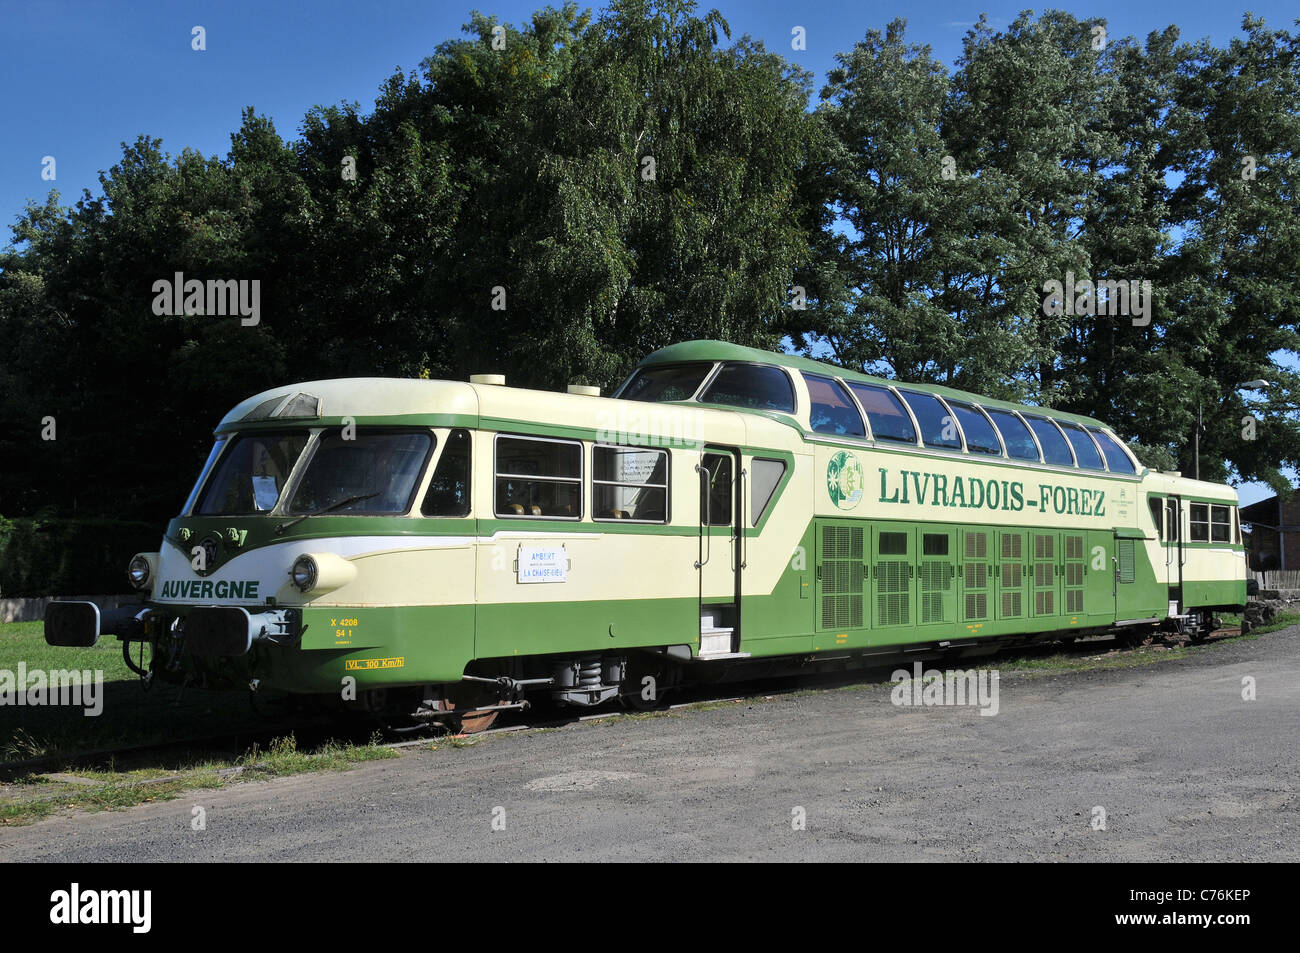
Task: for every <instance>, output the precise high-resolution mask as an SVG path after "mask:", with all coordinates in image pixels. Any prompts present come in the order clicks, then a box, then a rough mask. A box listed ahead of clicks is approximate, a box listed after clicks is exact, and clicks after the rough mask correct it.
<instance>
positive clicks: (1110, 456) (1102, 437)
mask: <svg viewBox="0 0 1300 953" xmlns="http://www.w3.org/2000/svg"><path fill="white" fill-rule="evenodd" d="M1088 432H1089V433H1091V434H1092V435H1093V436H1094V437H1096V438H1097V442H1098V443H1099V444H1101V452H1102V453H1104V454H1105V455H1106V466H1108V467H1110V472H1111V473H1136V472H1137V470H1135V469H1134V468H1133V461H1132V460H1131V459H1130V458H1129V455H1128V454H1127V453H1125V452H1124V448H1123V447H1121V446H1120V445H1119V444H1118V443H1117V442H1116V440H1115V438H1114V437H1112V436H1111V435H1110V434H1108V433H1106V431H1104V430H1098V429H1097V428H1096V427H1089V428H1088Z"/></svg>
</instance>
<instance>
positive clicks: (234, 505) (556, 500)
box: [46, 341, 1245, 725]
mask: <svg viewBox="0 0 1300 953" xmlns="http://www.w3.org/2000/svg"><path fill="white" fill-rule="evenodd" d="M593 390H594V389H592V388H583V387H572V388H570V389H569V392H568V393H550V392H541V391H535V390H526V389H519V388H511V387H506V386H504V382H503V381H500V380H499V379H495V378H491V377H482V378H474V379H472V380H471V382H470V383H457V382H449V381H423V380H392V379H353V380H334V381H316V382H311V383H305V384H298V385H294V386H291V387H284V388H278V389H275V390H272V391H268V392H266V393H263V394H259V395H257V396H256V397H253V398H251V399H250V400H248V401H246V402H244V403H243V404H240V405H239V406H238V407H236V408H235V409H234V410H232V411H231V412H230V413H229V414H228V415H227V416H226V417H225V419H224V420H222V422H221V424H220V425H219V426H218V427H217V431H216V444H215V446H214V448H213V450H212V453H211V455H210V456H209V458H208V461H207V464H206V465H205V467H204V468H203V471H202V473H201V475H200V477H199V479H198V481H197V482H196V484H195V487H194V490H193V492H192V493H191V495H190V498H189V499H188V500H187V501H186V503H185V505H184V507H183V508H182V511H181V513H180V515H179V516H177V517H176V518H175V519H174V520H172V521H171V522H170V524H169V525H168V527H167V532H166V535H165V537H164V539H163V543H162V546H161V548H160V550H159V552H157V553H144V554H140V555H138V556H137V557H135V559H133V560H132V564H131V568H130V577H131V579H132V582H133V583H134V584H135V585H136V586H137V588H139V589H140V590H141V591H142V592H143V593H144V600H143V602H142V604H141V605H140V606H138V607H133V608H129V609H124V610H114V611H110V612H103V613H101V612H100V611H99V610H98V609H97V608H96V607H95V606H93V605H92V604H90V603H73V602H64V603H56V604H54V605H52V606H51V607H50V609H49V611H48V614H47V618H46V637H47V639H48V640H49V641H50V642H51V643H52V644H60V645H89V644H93V643H94V642H95V640H96V639H97V638H98V637H99V636H100V635H101V634H105V633H108V634H113V635H116V636H117V637H118V638H120V639H122V640H123V642H124V643H125V645H124V651H127V652H128V653H129V650H130V644H131V643H132V642H147V643H148V644H149V645H150V647H151V652H150V660H149V662H148V663H147V665H148V667H147V668H143V667H140V666H142V665H144V664H145V663H143V662H140V663H136V662H134V661H133V662H132V663H131V664H132V665H133V667H137V668H139V670H140V672H141V674H142V676H145V677H148V678H154V677H159V678H165V679H169V680H175V681H190V682H197V683H200V684H205V685H209V686H214V687H221V686H226V687H243V686H249V685H252V686H255V687H262V688H267V689H278V690H283V691H288V692H292V693H302V694H318V695H331V696H335V697H340V696H342V697H345V698H350V697H352V696H350V695H349V692H353V693H355V697H356V698H357V700H358V702H359V703H363V704H368V705H370V706H372V707H393V706H394V705H408V704H409V705H410V706H411V709H412V710H415V711H418V712H419V713H422V714H426V715H431V716H433V717H448V716H449V715H450V713H452V712H461V713H464V712H466V711H471V710H473V711H480V712H486V714H484V715H480V716H477V717H479V719H480V721H479V722H477V724H480V725H481V724H482V723H483V721H482V719H483V718H486V717H490V715H491V713H493V712H495V711H496V710H498V709H500V708H502V707H511V706H520V705H523V704H526V702H525V701H524V697H525V696H526V695H527V694H528V693H530V692H546V693H549V694H550V695H551V696H552V697H554V698H555V699H557V700H559V701H562V702H565V703H570V704H582V705H586V704H599V703H601V702H603V701H606V700H608V699H610V698H612V697H614V696H622V697H624V698H625V699H632V700H636V701H640V700H641V699H642V698H644V697H645V696H646V694H647V686H658V687H663V686H665V685H671V684H673V683H674V682H675V681H678V680H681V679H687V680H695V679H712V678H717V677H719V676H720V675H721V674H722V673H731V672H734V671H736V670H742V671H743V670H752V668H747V667H750V666H753V665H754V664H755V663H766V664H767V668H768V669H769V670H772V669H780V668H784V667H789V666H796V665H798V666H803V665H808V664H822V663H827V664H834V665H837V666H853V665H867V664H873V663H878V662H882V661H884V660H885V659H886V657H888V656H891V655H897V654H899V653H903V652H906V653H908V655H909V657H927V656H929V657H934V656H939V655H944V654H947V653H952V654H955V655H970V654H978V653H982V652H985V651H992V650H994V649H995V648H996V647H998V646H999V645H1001V644H1005V643H1006V642H1008V641H1023V640H1028V639H1036V638H1059V637H1069V636H1075V635H1079V634H1084V633H1093V632H1102V631H1109V630H1120V631H1123V632H1129V633H1144V632H1149V631H1151V630H1152V629H1153V628H1154V627H1157V626H1165V627H1178V628H1180V629H1184V630H1190V631H1191V632H1192V633H1193V634H1199V633H1202V632H1204V631H1205V630H1206V628H1207V627H1208V625H1209V624H1210V619H1211V617H1212V614H1213V612H1215V611H1217V610H1224V609H1234V608H1237V607H1239V606H1241V605H1242V604H1243V603H1244V602H1245V558H1244V553H1243V548H1242V545H1241V537H1240V527H1239V523H1238V518H1237V498H1236V494H1235V492H1234V491H1233V490H1232V489H1231V488H1230V487H1226V486H1221V485H1216V484H1211V483H1203V482H1197V481H1192V480H1187V479H1183V478H1181V477H1180V476H1177V475H1171V474H1164V473H1154V472H1151V471H1148V470H1146V469H1145V468H1143V467H1141V465H1140V464H1139V463H1138V462H1137V460H1136V459H1135V458H1134V457H1133V456H1132V455H1131V454H1130V453H1129V451H1128V450H1127V448H1125V447H1124V445H1123V444H1122V442H1121V441H1120V440H1119V439H1118V438H1117V437H1116V436H1115V435H1114V433H1112V432H1111V431H1110V430H1109V429H1108V428H1106V427H1105V426H1104V425H1103V424H1101V423H1100V422H1098V421H1095V420H1091V419H1088V418H1084V417H1078V416H1073V415H1069V414H1064V413H1059V412H1055V411H1044V410H1039V409H1036V408H1030V407H1021V406H1016V405H1012V404H1008V403H1004V402H1000V401H994V400H988V399H985V398H981V397H978V396H975V395H972V394H966V393H962V392H959V391H955V390H951V389H947V388H941V387H923V386H919V385H917V386H911V385H903V384H896V383H890V382H887V381H884V380H880V379H877V378H873V377H870V376H867V375H863V374H857V373H853V372H849V371H844V370H841V369H838V368H835V367H832V366H830V365H826V364H821V363H818V362H814V361H809V360H804V359H800V358H794V357H790V356H788V355H778V354H770V353H767V352H762V351H754V350H750V349H746V348H741V347H737V346H734V345H729V344H725V343H720V342H713V341H697V342H688V343H685V344H680V345H675V346H673V347H669V348H665V349H663V350H661V351H659V352H656V353H655V354H653V355H651V356H650V357H649V358H647V359H646V360H645V361H643V362H642V364H641V365H640V366H639V367H638V369H637V370H636V371H635V372H634V374H633V375H632V376H631V377H630V378H629V380H628V381H627V382H626V383H625V384H624V385H623V386H622V387H621V388H620V389H619V391H618V392H617V393H616V394H615V396H614V398H613V399H610V398H603V397H600V396H597V395H596V394H594V393H593ZM140 657H141V659H143V652H141V653H140ZM128 658H130V656H129V655H128ZM467 724H468V722H467Z"/></svg>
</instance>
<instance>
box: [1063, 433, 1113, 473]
mask: <svg viewBox="0 0 1300 953" xmlns="http://www.w3.org/2000/svg"><path fill="white" fill-rule="evenodd" d="M1061 429H1062V430H1064V431H1065V435H1066V437H1068V438H1069V440H1070V446H1072V447H1074V455H1075V457H1076V458H1077V459H1078V461H1079V466H1081V467H1083V468H1084V469H1085V470H1104V469H1106V467H1105V465H1104V464H1103V463H1102V462H1101V453H1100V452H1099V451H1098V450H1097V447H1096V445H1095V444H1094V443H1093V442H1092V438H1091V437H1089V436H1088V435H1087V434H1086V433H1085V432H1084V429H1083V428H1082V427H1080V426H1079V425H1078V424H1066V423H1063V424H1061Z"/></svg>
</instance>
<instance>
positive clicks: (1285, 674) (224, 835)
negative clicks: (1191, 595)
mask: <svg viewBox="0 0 1300 953" xmlns="http://www.w3.org/2000/svg"><path fill="white" fill-rule="evenodd" d="M1298 650H1300V628H1292V629H1288V630H1285V631H1283V632H1277V633H1273V634H1270V635H1265V636H1262V637H1261V638H1260V639H1258V640H1256V641H1239V642H1236V643H1232V644H1227V645H1219V646H1215V647H1212V648H1207V649H1203V650H1198V651H1195V652H1193V653H1192V654H1191V656H1190V657H1188V658H1184V659H1179V660H1171V661H1168V662H1162V663H1160V664H1156V665H1152V666H1144V667H1140V668H1129V669H1119V670H1111V671H1094V672H1081V673H1067V674H1061V675H1053V676H1043V675H1038V676H1034V677H1029V676H1026V675H1022V674H1017V673H1011V672H1008V673H1005V674H1004V675H1003V676H1002V678H1001V682H1000V685H1001V691H1000V699H999V701H1000V711H999V713H998V714H997V715H996V716H994V717H986V716H981V715H980V714H979V712H978V709H976V708H969V707H968V708H954V707H950V708H935V707H932V708H905V707H897V706H895V705H893V704H891V701H890V692H889V686H880V685H876V686H871V687H865V688H855V689H849V690H825V691H818V692H813V693H809V694H799V695H785V696H777V697H773V698H770V699H768V700H758V701H755V702H753V703H752V704H751V703H743V704H736V705H731V706H725V707H719V708H716V709H712V710H701V709H693V710H690V709H688V710H681V711H678V712H674V713H673V714H671V715H669V716H660V717H651V718H640V719H619V720H610V721H607V722H588V723H583V724H577V725H573V726H570V727H565V728H562V729H558V730H549V731H536V730H534V731H523V732H515V733H502V734H497V735H492V736H488V737H485V738H483V739H482V740H481V741H479V742H478V743H477V744H475V745H473V746H469V747H463V748H451V747H447V748H442V749H439V750H436V751H429V750H426V749H423V748H419V749H410V750H408V751H407V752H406V753H405V754H404V755H403V756H402V757H401V758H400V759H395V760H391V761H381V762H372V763H369V764H366V765H363V766H361V767H358V768H356V769H354V770H352V771H348V772H344V773H322V774H312V775H304V776H298V777H293V778H285V779H279V780H273V781H265V782H250V783H246V784H239V785H235V786H232V787H229V788H227V789H224V790H220V791H211V792H198V793H195V794H192V795H190V796H188V797H186V798H184V799H180V800H175V801H170V802H165V803H155V804H147V805H141V806H139V807H135V808H131V809H129V810H124V811H117V812H112V813H101V814H75V815H65V816H60V817H55V818H52V819H49V820H46V821H43V822H41V823H39V824H35V825H32V826H29V827H22V828H11V829H7V830H4V831H0V860H5V861H34V860H58V861H77V862H84V861H105V862H119V861H170V860H218V861H257V860H272V861H332V860H347V861H354V860H355V861H362V860H390V861H408V860H409V861H416V860H437V861H448V860H494V861H544V860H545V861H574V860H643V861H674V860H998V861H1006V860H1070V861H1087V860H1120V861H1169V860H1173V861H1237V860H1290V861H1295V860H1297V859H1300V837H1297V833H1298V832H1300V810H1298V805H1300V801H1298V800H1297V794H1296V790H1297V782H1298V781H1300V651H1298ZM1244 676H1252V677H1253V678H1254V679H1255V680H1256V690H1257V693H1258V697H1257V700H1254V701H1245V700H1243V699H1242V679H1243V677H1244ZM195 805H200V806H202V807H204V808H205V810H206V812H207V828H206V830H204V831H201V832H196V831H193V830H192V829H191V826H190V819H191V812H192V808H193V807H194V806H195ZM1096 807H1101V808H1104V809H1105V815H1106V817H1105V821H1106V823H1105V829H1104V830H1095V829H1093V825H1092V821H1093V818H1094V816H1095V815H1094V809H1095V808H1096ZM799 809H802V810H803V812H804V815H805V816H806V827H805V829H802V830H796V829H794V827H795V825H794V824H793V823H792V818H794V817H795V816H796V814H797V812H798V810H799ZM494 822H495V823H494ZM502 827H504V829H500V828H502Z"/></svg>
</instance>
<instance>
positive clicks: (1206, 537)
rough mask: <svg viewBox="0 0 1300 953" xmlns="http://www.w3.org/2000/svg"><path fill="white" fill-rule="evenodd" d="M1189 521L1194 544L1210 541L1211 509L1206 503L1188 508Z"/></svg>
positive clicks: (1190, 534)
mask: <svg viewBox="0 0 1300 953" xmlns="http://www.w3.org/2000/svg"><path fill="white" fill-rule="evenodd" d="M1187 517H1188V521H1189V522H1190V523H1191V529H1190V531H1189V537H1188V538H1189V539H1191V541H1192V542H1194V543H1208V542H1209V541H1210V508H1209V506H1208V505H1206V504H1205V503H1192V504H1191V505H1189V506H1188V508H1187Z"/></svg>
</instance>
